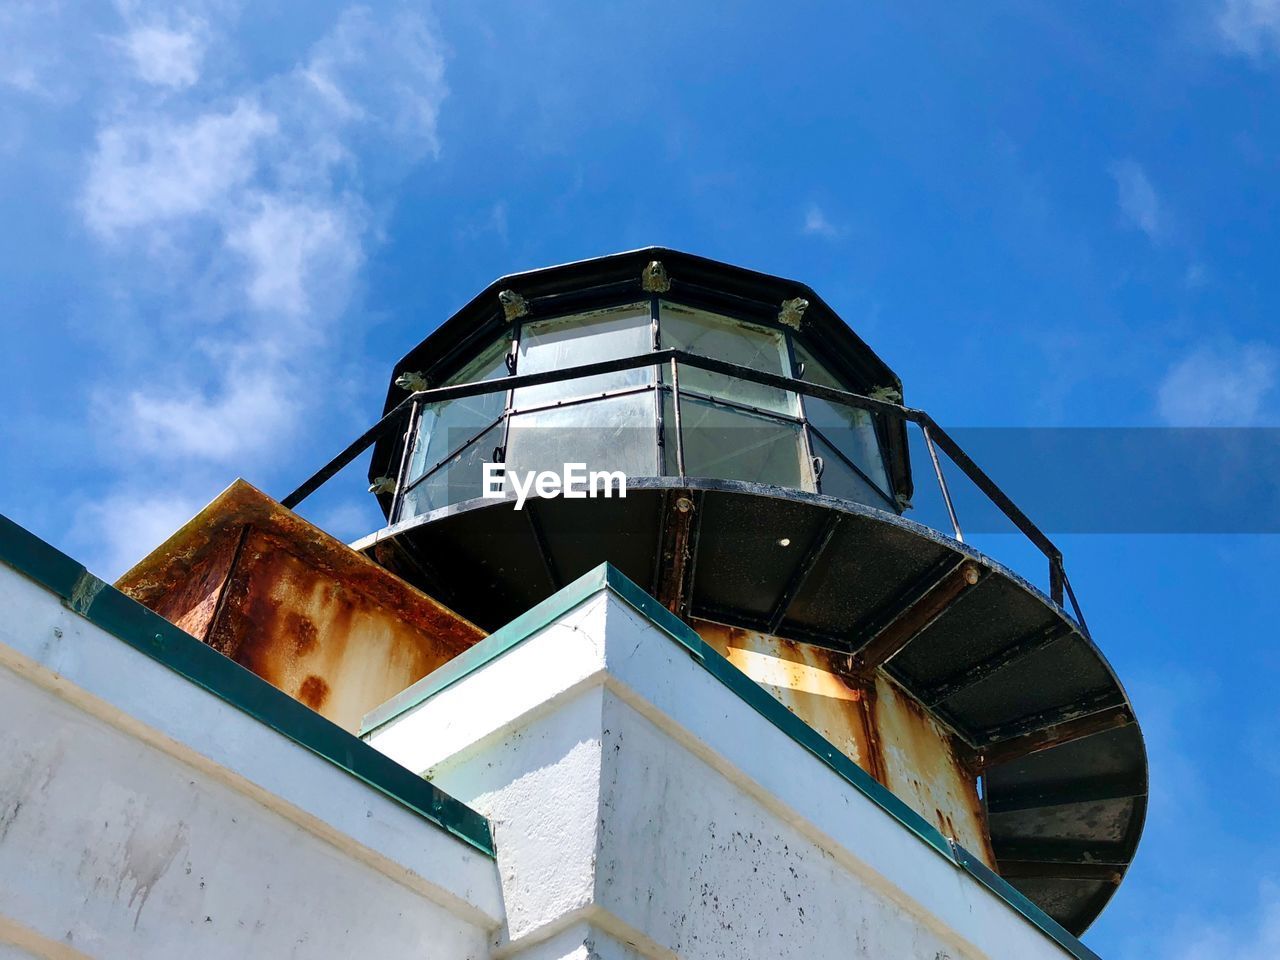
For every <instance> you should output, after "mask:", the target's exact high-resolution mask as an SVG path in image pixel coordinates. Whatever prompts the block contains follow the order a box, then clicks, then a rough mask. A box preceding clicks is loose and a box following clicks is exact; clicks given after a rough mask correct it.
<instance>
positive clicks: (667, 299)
mask: <svg viewBox="0 0 1280 960" xmlns="http://www.w3.org/2000/svg"><path fill="white" fill-rule="evenodd" d="M699 291H700V292H702V293H703V294H705V296H701V297H700V296H698V295H697V293H698V292H699ZM693 293H694V295H693V296H689V295H687V294H686V295H683V296H682V295H680V294H677V295H675V296H672V295H670V294H669V293H667V294H659V293H650V294H649V295H648V304H649V323H650V329H651V331H652V335H651V349H653V350H655V351H656V350H659V349H661V344H662V313H663V311H662V305H663V304H664V303H669V304H671V305H674V306H682V307H688V308H689V309H693V310H703V311H707V312H711V313H713V314H714V315H716V316H720V317H724V318H725V319H728V320H733V321H736V322H738V323H743V324H749V325H753V326H758V327H762V328H765V329H769V330H773V331H775V332H777V333H778V334H780V335H781V337H782V347H783V350H784V351H785V356H784V363H785V366H786V371H787V375H788V376H789V377H790V378H791V379H793V380H801V379H802V377H801V375H800V374H799V372H798V366H799V365H798V362H797V360H796V341H795V335H796V331H795V330H794V329H792V328H791V327H789V326H787V325H786V324H783V323H781V322H779V321H778V320H776V319H775V318H773V317H771V316H768V315H767V313H765V312H763V311H762V310H761V309H760V306H759V304H754V302H753V301H746V300H744V301H742V302H743V303H751V304H752V305H753V306H754V308H755V309H742V308H739V307H738V306H737V305H735V304H729V305H726V304H725V303H724V299H725V295H724V293H723V291H713V290H707V289H702V288H696V289H695V290H694V291H693ZM552 299H555V300H557V301H564V300H566V299H568V300H569V301H570V302H571V303H576V304H577V305H578V308H577V309H576V310H571V311H568V312H565V311H563V310H556V311H553V312H550V313H541V312H540V314H539V316H537V317H536V318H533V319H532V320H528V319H525V318H516V319H515V320H513V321H512V322H511V334H510V339H509V344H508V351H507V353H508V362H507V369H508V371H509V373H510V374H512V375H515V374H518V372H519V356H520V341H521V339H522V335H523V331H524V325H525V324H526V323H529V322H533V323H542V322H545V321H549V320H557V319H566V318H572V317H574V316H579V315H581V314H582V313H583V312H584V311H585V310H586V309H590V310H591V311H601V310H610V309H617V308H620V307H626V306H632V305H635V306H640V305H642V304H643V303H644V300H636V299H635V296H634V291H632V290H619V291H617V292H612V295H604V296H602V295H601V292H600V291H598V290H589V291H581V292H575V293H573V294H562V295H559V296H558V297H554V298H552ZM561 305H562V306H563V304H561ZM455 356H458V355H457V354H455ZM458 359H459V365H458V366H459V369H460V368H461V367H462V366H464V365H465V364H466V362H468V360H469V357H468V356H459V357H458ZM672 369H673V374H672V376H673V379H674V378H675V377H676V374H675V372H674V370H675V368H674V366H673V368H672ZM648 386H656V387H657V393H656V394H655V398H654V402H655V406H656V411H655V412H656V417H657V423H656V430H657V441H658V442H657V448H658V449H657V455H656V461H657V462H656V464H655V471H656V472H655V476H667V475H668V474H667V469H666V462H665V457H664V453H663V449H664V447H665V444H666V438H665V436H664V433H665V428H664V422H663V421H664V412H663V411H664V404H663V398H664V397H665V396H666V395H667V394H668V392H669V391H670V390H671V385H669V384H665V383H663V382H662V377H661V370H660V369H655V373H654V378H653V383H652V384H650V385H648ZM516 389H517V388H514V387H513V388H511V389H509V390H508V391H507V397H506V402H505V406H504V410H503V413H502V414H501V418H505V419H506V422H505V423H504V426H503V437H502V443H501V444H500V446H499V450H501V451H502V453H503V454H504V455H505V452H506V450H507V440H508V437H509V428H510V417H511V415H512V414H516V413H532V412H536V411H538V410H545V409H550V408H553V407H559V406H569V405H571V404H574V403H581V402H584V401H587V400H596V399H601V398H603V397H606V396H611V395H612V394H613V393H615V392H616V393H619V394H621V393H627V392H632V391H634V390H638V389H641V388H639V387H628V388H623V389H620V390H618V391H608V392H603V393H599V394H584V395H582V396H580V397H570V398H566V399H564V400H560V401H556V402H554V403H548V404H543V405H541V406H537V407H528V408H524V409H516V407H515V393H516ZM788 392H795V391H788ZM685 393H687V394H688V396H690V397H694V398H696V399H698V400H703V401H706V402H708V403H712V404H716V405H718V406H724V407H728V408H731V409H736V410H740V411H743V412H745V413H750V414H754V415H756V416H760V417H763V418H766V419H771V420H775V421H778V422H788V423H795V424H798V425H799V426H800V433H801V442H802V444H803V447H804V453H803V466H804V468H806V469H807V471H808V474H807V476H808V477H809V478H810V479H811V481H812V484H813V489H814V492H817V493H821V492H822V469H821V467H820V466H819V464H820V462H821V458H819V457H818V456H817V454H816V453H815V451H814V444H813V434H817V435H818V436H819V437H820V438H821V440H822V442H823V443H824V444H825V445H826V446H827V447H829V448H830V449H831V450H832V452H834V453H835V455H836V456H837V458H838V459H839V460H840V462H841V463H842V464H843V465H844V466H846V467H847V468H848V469H850V470H852V471H853V472H854V473H855V474H856V475H857V476H858V477H859V478H860V479H861V480H862V481H863V482H864V483H866V484H867V485H868V486H869V487H870V488H871V489H872V490H875V491H876V492H877V493H879V494H880V495H881V496H883V497H884V500H885V503H886V505H887V506H888V507H889V509H891V510H894V511H895V512H900V508H899V505H898V503H897V502H896V501H895V499H894V491H893V489H892V486H893V485H892V480H891V479H890V477H889V472H888V469H887V447H886V438H885V424H884V421H883V420H881V419H880V418H878V417H872V419H871V425H872V429H873V430H874V432H875V437H876V449H877V452H878V454H879V456H880V458H881V461H882V462H884V463H885V464H886V481H887V482H888V484H889V489H888V490H886V489H884V487H882V486H881V485H880V484H879V483H878V482H876V481H875V480H873V479H872V478H871V477H869V476H868V475H867V473H866V471H864V470H863V469H862V468H861V467H859V466H858V465H857V464H856V463H855V462H854V461H853V459H852V458H851V457H849V456H848V455H846V454H845V452H844V451H842V450H841V449H840V448H839V446H838V445H837V444H836V443H834V442H833V441H832V440H831V438H829V437H828V436H827V435H826V434H825V433H823V432H822V431H821V430H820V429H818V428H817V427H816V426H813V425H812V423H811V422H810V420H809V417H808V411H807V409H806V407H805V400H804V394H803V393H799V392H795V395H796V401H797V402H796V406H797V409H798V410H799V413H798V414H787V413H782V412H779V411H776V410H769V409H765V408H761V407H755V406H752V405H751V404H746V403H740V402H738V401H735V400H731V399H728V398H726V397H720V396H715V395H713V394H707V393H702V392H700V391H693V390H686V391H685ZM422 406H424V404H419V405H418V406H417V407H416V408H415V410H416V411H421V409H422ZM494 423H497V420H495V421H494ZM493 425H494V424H490V425H489V426H487V427H485V428H484V429H483V430H481V431H480V433H478V434H476V435H475V436H473V437H471V438H469V439H468V440H467V441H465V442H464V443H462V444H460V445H458V447H456V448H455V449H453V450H451V451H450V452H449V453H448V454H447V455H446V456H445V457H443V458H442V459H441V460H440V461H439V462H438V463H435V464H432V465H431V466H429V467H428V468H427V469H426V470H424V471H423V473H422V474H421V475H419V476H417V477H413V478H409V477H407V476H406V469H407V464H408V463H409V462H410V461H409V459H408V457H404V458H402V463H401V465H400V468H399V470H398V471H397V474H396V490H397V493H400V492H403V493H407V492H408V491H409V490H410V489H412V488H414V487H416V486H418V484H419V483H421V482H422V481H423V480H425V479H426V478H427V477H429V476H431V475H432V474H434V473H435V472H436V471H437V470H439V469H440V468H441V467H443V466H444V465H445V464H446V463H447V462H448V461H449V460H450V459H452V458H453V457H455V456H456V455H457V454H459V453H460V452H461V451H463V450H465V449H466V448H467V447H468V446H470V445H471V444H472V443H473V442H474V441H475V439H476V437H478V436H480V435H482V434H483V433H484V432H487V431H488V430H489V429H491V428H492V426H493ZM408 433H409V434H410V435H411V439H408V440H406V441H405V442H406V445H411V444H416V442H417V433H416V431H415V424H414V423H411V424H410V427H409V431H408ZM683 447H684V444H683V437H682V436H679V440H678V451H677V453H678V460H679V461H681V462H682V461H683V452H684V451H683ZM678 475H679V476H684V473H683V467H681V472H680V473H679V474H678ZM802 482H808V481H805V480H804V479H803V477H802ZM403 503H404V500H403V497H402V496H396V497H395V498H394V500H393V502H392V509H391V513H390V516H389V517H388V522H390V523H394V522H396V521H397V520H399V519H400V516H401V509H402V506H403ZM948 508H950V503H949V501H948ZM957 530H958V528H957ZM957 539H963V538H962V537H957Z"/></svg>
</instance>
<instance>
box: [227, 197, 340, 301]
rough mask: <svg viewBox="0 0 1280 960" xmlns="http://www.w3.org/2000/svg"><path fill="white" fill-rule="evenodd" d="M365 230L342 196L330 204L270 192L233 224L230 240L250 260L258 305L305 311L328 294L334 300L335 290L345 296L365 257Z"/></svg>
mask: <svg viewBox="0 0 1280 960" xmlns="http://www.w3.org/2000/svg"><path fill="white" fill-rule="evenodd" d="M360 232H361V226H360V224H359V217H358V214H356V213H354V212H352V211H349V210H347V209H345V208H344V206H343V205H342V204H341V203H340V202H338V203H333V204H331V205H329V206H325V205H323V204H315V203H312V202H307V201H301V202H297V201H290V200H286V199H283V198H280V197H277V196H272V195H270V194H268V195H264V196H262V197H261V198H260V199H259V200H258V202H257V207H256V209H254V210H253V211H252V212H250V213H249V215H248V217H247V218H246V219H245V220H244V221H243V222H241V223H239V224H237V225H236V226H234V227H232V228H231V229H230V230H229V232H228V234H227V246H228V247H229V248H230V249H231V250H234V251H235V252H236V253H238V254H240V255H241V256H242V257H243V258H244V259H245V261H246V262H247V263H248V265H249V280H248V286H247V292H248V298H249V302H250V303H251V304H252V305H253V307H254V308H256V309H258V310H261V311H263V312H264V313H276V314H282V315H284V316H287V317H301V316H304V315H307V314H310V313H313V312H314V310H313V306H314V304H315V303H316V302H318V301H322V300H324V299H326V294H328V295H329V299H330V301H331V302H332V297H333V296H334V295H335V294H336V295H337V296H339V297H345V295H346V291H345V289H341V288H343V287H345V285H346V281H347V279H348V278H349V277H350V276H351V275H352V274H353V273H354V272H355V270H356V268H357V267H358V266H359V264H360V261H361V258H362V254H361V247H360ZM335 283H336V284H337V285H338V287H339V289H338V290H336V291H335V290H334V286H335Z"/></svg>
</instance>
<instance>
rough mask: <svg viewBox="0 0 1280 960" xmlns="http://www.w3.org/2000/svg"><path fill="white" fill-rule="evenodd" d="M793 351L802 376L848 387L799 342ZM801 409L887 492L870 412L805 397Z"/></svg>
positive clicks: (843, 388) (822, 383) (841, 388)
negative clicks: (802, 372) (802, 367)
mask: <svg viewBox="0 0 1280 960" xmlns="http://www.w3.org/2000/svg"><path fill="white" fill-rule="evenodd" d="M795 351H796V360H798V361H799V362H801V363H803V364H804V377H803V378H802V379H804V380H807V381H809V382H810V383H816V384H819V385H820V386H824V387H834V388H835V389H837V390H849V389H850V388H849V387H848V386H846V385H845V384H843V383H841V382H840V381H838V380H837V379H836V378H835V376H834V375H833V374H832V373H831V371H830V370H828V369H827V368H826V367H824V366H823V365H822V364H821V363H819V362H818V360H817V359H815V358H814V356H813V354H811V353H810V352H809V351H808V350H806V349H805V348H804V347H802V346H800V344H798V343H797V344H796V345H795ZM853 392H855V393H856V392H857V391H853ZM804 411H805V416H806V417H808V420H809V422H810V423H811V424H813V426H815V427H817V428H818V429H819V430H821V431H822V433H823V435H824V436H825V437H826V438H827V440H828V441H830V442H831V443H832V444H834V445H835V447H836V449H837V450H839V451H840V452H841V453H843V454H844V455H845V456H846V457H848V458H849V459H850V460H852V461H853V462H854V463H855V464H857V466H858V469H859V470H861V471H862V472H863V473H865V474H866V475H867V477H868V478H869V479H870V480H871V481H872V482H873V483H874V484H876V485H877V486H878V487H879V488H880V489H881V490H882V491H884V492H885V493H886V494H887V493H888V491H889V481H888V478H887V477H886V476H885V470H884V459H883V456H882V455H881V453H880V438H879V437H878V436H877V435H876V427H875V421H874V418H873V417H872V415H871V414H869V413H867V411H866V410H863V409H861V408H859V407H851V406H848V405H846V404H843V403H831V402H830V401H828V400H819V399H818V398H817V397H808V396H807V397H805V398H804ZM854 499H857V498H856V497H855V498H854Z"/></svg>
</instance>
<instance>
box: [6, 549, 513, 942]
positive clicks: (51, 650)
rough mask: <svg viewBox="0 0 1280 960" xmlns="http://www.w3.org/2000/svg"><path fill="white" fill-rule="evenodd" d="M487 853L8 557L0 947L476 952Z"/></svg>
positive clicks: (491, 885)
mask: <svg viewBox="0 0 1280 960" xmlns="http://www.w3.org/2000/svg"><path fill="white" fill-rule="evenodd" d="M502 909H503V908H502V903H501V893H500V889H499V885H498V877H497V869H496V865H495V864H494V862H493V861H492V860H490V859H489V858H487V857H485V856H483V855H482V854H480V853H479V852H478V851H475V850H473V849H472V848H470V847H468V846H466V845H465V844H463V843H462V842H461V841H459V840H457V839H455V838H453V837H451V836H449V835H448V834H446V833H445V832H444V831H442V830H441V829H440V828H439V827H437V826H436V825H434V824H432V823H429V822H427V821H426V820H424V819H423V818H422V817H420V816H419V815H417V814H415V813H413V812H412V811H410V810H408V809H407V808H405V807H403V806H402V805H400V804H399V803H397V802H395V801H393V800H392V799H390V798H388V797H386V796H384V795H383V794H381V793H379V792H377V791H375V790H373V789H372V788H370V787H369V786H368V785H366V784H364V783H361V782H360V781H358V780H356V779H355V778H354V777H352V776H351V775H349V774H348V773H347V772H345V771H343V770H341V769H340V768H338V767H336V766H334V765H333V764H330V763H328V762H327V761H325V760H323V759H321V758H319V757H317V756H316V755H314V754H312V753H310V752H309V751H307V750H306V749H304V748H302V747H300V746H298V745H297V744H295V743H293V742H292V741H289V740H287V739H286V738H284V737H283V736H281V735H279V734H277V733H275V732H274V731H272V730H270V729H269V728H267V727H265V726H264V725H262V724H261V723H259V722H258V721H257V720H255V719H253V718H252V717H249V716H248V715H246V714H244V713H242V712H240V711H239V710H237V709H235V708H234V707H231V706H230V705H228V704H227V703H225V702H223V701H222V700H220V699H218V698H217V697H215V696H213V695H212V694H210V693H208V692H206V691H205V690H203V689H201V688H199V687H197V686H196V685H194V684H192V683H191V682H189V681H187V680H186V679H184V678H182V677H180V676H178V675H177V674H175V673H173V672H171V671H170V670H168V669H167V668H165V667H164V666H162V665H160V664H159V663H157V662H155V661H154V660H151V659H150V658H148V657H146V656H144V655H143V654H141V653H139V652H137V651H135V650H133V649H132V648H130V647H128V646H127V645H125V644H124V643H122V642H121V641H120V640H119V639H117V638H115V637H113V636H111V635H110V634H107V633H106V632H104V631H103V630H101V629H99V628H98V627H96V626H94V625H93V624H92V623H90V622H88V621H86V620H85V619H83V618H81V617H80V616H78V615H76V614H74V613H72V612H71V611H69V610H67V609H66V608H65V607H63V606H62V605H61V604H60V603H59V602H58V600H57V598H56V597H54V596H53V595H52V594H50V593H48V592H47V591H45V590H44V589H43V588H42V587H40V586H38V585H36V584H35V583H33V582H32V581H30V580H27V579H25V578H24V577H22V576H21V575H19V574H17V573H16V572H14V571H13V570H11V569H10V568H9V567H7V566H4V565H0V958H4V960H9V958H26V957H56V958H71V957H95V958H97V957H102V958H117V957H118V958H140V957H148V958H149V957H157V958H158V957H164V958H170V957H184V958H186V957H218V958H232V957H234V958H242V957H271V958H278V957H308V958H310V957H321V958H323V957H333V958H350V957H377V958H379V960H381V958H388V960H390V958H415V960H418V958H441V960H446V958H447V960H459V958H474V960H480V958H483V957H487V956H488V955H489V953H490V942H491V939H492V931H493V929H494V928H496V927H497V926H498V925H499V923H500V917H501V914H502Z"/></svg>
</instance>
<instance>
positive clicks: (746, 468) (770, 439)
mask: <svg viewBox="0 0 1280 960" xmlns="http://www.w3.org/2000/svg"><path fill="white" fill-rule="evenodd" d="M682 386H683V381H682ZM664 403H665V405H666V412H665V413H664V414H663V418H664V422H665V426H666V436H667V441H666V444H665V445H664V447H663V449H664V451H665V455H666V470H667V473H669V474H675V473H677V470H676V439H675V429H674V428H675V422H676V419H675V411H674V409H673V407H674V404H673V403H672V400H671V395H670V393H666V395H665V396H664ZM680 427H681V432H682V433H683V435H684V465H685V475H686V476H690V477H711V478H715V479H721V480H749V481H752V482H754V483H772V484H776V485H778V486H780V487H793V488H795V489H803V490H812V489H813V483H812V480H811V477H812V473H811V472H810V470H809V469H808V468H807V467H806V465H805V462H804V461H805V453H804V441H803V437H802V436H801V432H800V427H799V426H798V425H797V424H794V423H788V422H786V421H782V420H774V419H773V418H772V417H764V416H758V415H756V414H752V413H747V412H746V411H744V410H735V409H733V408H731V407H725V406H721V405H719V404H713V403H708V402H706V401H705V400H696V399H694V398H693V397H689V396H686V395H685V394H684V393H681V395H680Z"/></svg>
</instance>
